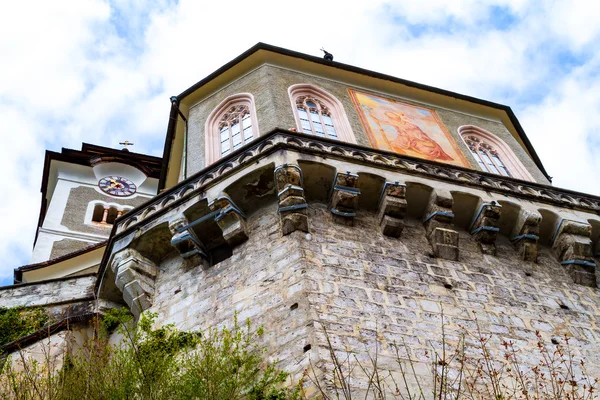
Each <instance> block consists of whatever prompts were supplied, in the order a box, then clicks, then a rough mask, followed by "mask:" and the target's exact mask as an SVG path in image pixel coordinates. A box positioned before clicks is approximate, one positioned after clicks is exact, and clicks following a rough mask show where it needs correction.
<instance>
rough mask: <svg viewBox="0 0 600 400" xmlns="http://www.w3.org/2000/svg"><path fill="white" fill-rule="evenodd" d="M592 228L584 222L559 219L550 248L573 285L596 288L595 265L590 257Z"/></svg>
mask: <svg viewBox="0 0 600 400" xmlns="http://www.w3.org/2000/svg"><path fill="white" fill-rule="evenodd" d="M591 236H592V226H591V225H590V224H588V223H586V222H581V221H575V220H570V219H561V220H560V221H559V222H558V225H557V227H556V231H555V233H554V237H553V238H552V239H553V244H552V248H553V249H554V250H555V251H556V254H557V256H558V260H559V261H560V263H561V264H562V265H564V266H565V268H566V269H567V271H568V272H569V275H571V278H573V281H574V282H575V283H578V284H581V285H585V286H590V287H596V263H595V261H594V259H593V255H592V239H591Z"/></svg>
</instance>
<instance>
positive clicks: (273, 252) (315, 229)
mask: <svg viewBox="0 0 600 400" xmlns="http://www.w3.org/2000/svg"><path fill="white" fill-rule="evenodd" d="M308 218H309V228H310V233H309V234H306V233H303V232H300V231H296V232H293V233H291V234H290V235H288V236H282V234H281V231H280V226H279V222H278V216H277V214H276V205H275V204H269V205H265V206H264V207H263V208H262V209H260V210H259V211H257V212H255V213H254V214H253V215H251V216H250V217H249V219H248V232H249V239H248V241H247V242H245V243H244V244H242V245H240V246H238V247H236V248H235V249H234V252H233V256H232V257H230V258H229V259H227V260H225V261H223V262H221V263H219V264H217V265H215V266H213V267H210V268H208V269H203V268H201V267H199V266H194V265H190V264H186V262H184V261H183V259H181V258H180V257H179V255H178V254H177V253H175V252H174V253H172V254H171V255H169V256H167V257H166V258H165V259H164V260H163V262H162V263H161V264H160V265H159V270H160V272H159V274H158V277H157V280H156V285H155V288H156V289H155V290H156V291H155V298H154V303H153V305H152V307H151V308H150V311H153V312H157V313H158V315H159V319H158V321H157V324H159V325H162V324H166V323H174V324H175V325H176V326H177V327H178V328H180V329H184V330H202V329H206V328H207V327H209V326H219V325H222V324H227V325H231V323H232V319H233V315H234V312H237V313H238V317H239V318H240V319H245V318H250V319H251V320H252V323H253V325H254V326H255V327H256V326H258V325H260V324H262V325H264V326H265V329H266V336H265V345H266V346H267V347H268V348H269V353H268V356H269V357H270V360H280V361H279V366H280V367H281V368H284V369H285V370H287V371H289V372H291V373H292V375H291V378H290V381H296V380H298V379H299V378H300V377H301V375H302V371H303V370H304V369H305V368H307V367H308V366H309V361H311V362H313V363H314V365H317V368H318V369H319V371H320V370H321V369H324V370H325V371H327V370H330V368H331V364H328V363H327V361H326V360H327V358H328V351H327V350H326V343H327V341H326V338H325V336H324V335H323V331H322V329H321V327H324V328H325V329H326V330H327V331H328V333H329V339H330V340H331V343H332V344H333V346H334V348H335V349H336V350H340V351H344V350H346V349H348V348H349V349H352V351H354V352H357V353H359V357H360V353H364V349H365V345H366V346H367V347H369V346H370V348H371V350H373V348H374V347H373V346H374V343H375V342H377V343H378V345H379V352H380V355H379V357H380V365H381V366H382V368H385V369H390V370H392V371H394V373H395V374H397V373H398V366H397V364H396V362H395V353H394V350H393V346H392V345H393V344H394V343H397V344H398V343H403V342H404V343H406V344H407V345H408V351H409V352H410V356H411V358H412V359H413V360H416V362H417V372H418V373H419V374H421V375H423V377H424V382H431V379H430V377H429V372H428V371H429V370H430V364H429V363H430V360H429V359H427V357H426V354H427V352H428V351H429V354H431V347H432V346H433V347H434V348H436V347H438V346H439V345H440V341H441V338H442V330H441V329H442V328H441V327H442V311H443V313H444V315H445V323H446V324H447V325H446V326H445V332H446V338H447V340H448V343H450V344H453V345H456V344H457V340H458V337H459V336H460V335H461V332H462V327H464V328H465V329H466V331H467V332H468V333H469V334H474V333H475V331H476V324H475V317H476V318H477V319H478V321H479V326H480V328H481V329H482V332H483V333H484V334H485V335H491V340H490V345H491V346H492V348H493V351H494V352H495V355H496V356H498V357H501V356H502V354H501V353H502V346H501V342H502V341H503V340H512V341H514V342H515V343H516V344H517V346H518V347H519V348H520V349H522V352H523V353H522V354H523V355H524V357H523V362H524V363H525V365H528V366H535V365H536V363H537V362H538V358H537V355H536V344H537V337H536V332H539V333H540V334H541V335H542V337H543V338H544V340H545V341H546V342H547V343H551V342H552V341H558V342H562V341H563V340H564V339H563V338H564V336H565V335H566V336H567V337H569V338H570V346H571V349H572V350H573V351H574V353H575V355H576V357H579V356H581V357H583V358H584V359H585V360H586V362H587V367H588V369H589V371H590V372H591V374H592V376H600V356H599V354H600V352H599V350H600V345H599V343H600V342H599V339H600V310H599V308H598V306H599V304H600V291H599V290H598V289H596V288H590V287H586V286H581V285H577V284H574V283H573V280H572V278H571V277H570V276H569V274H568V273H567V272H566V271H565V269H564V267H562V266H561V265H560V264H559V263H558V261H557V258H556V256H555V255H554V254H553V251H552V250H551V249H549V248H546V247H543V246H541V248H540V256H539V258H538V263H537V264H534V263H526V262H524V261H522V259H521V257H520V255H519V254H518V252H517V251H516V250H515V248H514V247H513V246H512V245H511V244H510V243H509V241H508V239H507V238H506V237H504V236H500V237H499V238H498V240H497V242H496V247H497V256H491V255H485V254H483V253H482V251H481V247H480V244H479V243H478V242H476V241H475V240H474V238H473V237H471V236H470V235H469V234H467V232H465V231H459V235H460V237H459V241H460V255H459V259H458V261H447V260H442V259H437V258H433V257H432V250H431V247H430V245H429V243H428V241H427V239H426V232H425V229H424V227H423V223H422V221H420V220H416V219H411V218H409V217H407V219H406V220H405V228H404V231H403V233H402V236H401V238H399V239H394V238H390V237H387V236H383V235H382V233H381V230H380V227H379V224H378V220H377V218H376V216H375V214H373V213H370V212H367V211H360V212H359V213H358V214H357V217H356V218H355V220H354V226H353V227H348V226H345V225H339V224H337V223H335V222H334V221H333V220H332V215H331V213H330V212H329V210H328V208H327V207H326V206H325V205H323V204H320V203H314V202H311V203H310V207H309V208H308ZM403 357H406V354H403ZM319 360H321V361H319ZM354 382H355V383H354V384H355V385H356V389H357V391H360V388H361V387H362V388H364V387H365V384H366V383H365V382H364V381H361V380H360V378H357V379H356V380H355V381H354ZM311 390H313V391H314V388H312V389H309V393H312V392H311Z"/></svg>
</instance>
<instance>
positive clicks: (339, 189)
mask: <svg viewBox="0 0 600 400" xmlns="http://www.w3.org/2000/svg"><path fill="white" fill-rule="evenodd" d="M359 195H360V190H359V189H358V175H356V174H353V173H351V172H346V173H341V172H338V173H337V174H336V176H335V179H334V183H333V188H332V190H331V195H330V198H329V209H330V211H331V213H332V215H333V220H334V221H335V222H337V223H341V224H344V225H347V226H353V224H354V217H355V216H356V209H357V208H358V196H359Z"/></svg>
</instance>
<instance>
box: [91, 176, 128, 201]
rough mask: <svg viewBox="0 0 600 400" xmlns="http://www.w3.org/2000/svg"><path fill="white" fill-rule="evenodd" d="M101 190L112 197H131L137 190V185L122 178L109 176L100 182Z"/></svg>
mask: <svg viewBox="0 0 600 400" xmlns="http://www.w3.org/2000/svg"><path fill="white" fill-rule="evenodd" d="M98 186H99V187H100V189H102V190H103V191H105V192H106V193H108V194H110V195H112V196H119V197H125V196H131V195H132V194H134V193H135V191H136V190H137V187H136V186H135V183H133V182H131V181H130V180H129V179H127V178H123V177H122V176H107V177H104V178H102V179H100V181H99V182H98Z"/></svg>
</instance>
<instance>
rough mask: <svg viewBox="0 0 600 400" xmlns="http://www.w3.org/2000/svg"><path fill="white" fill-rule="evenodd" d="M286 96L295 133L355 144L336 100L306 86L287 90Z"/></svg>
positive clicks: (292, 87)
mask: <svg viewBox="0 0 600 400" xmlns="http://www.w3.org/2000/svg"><path fill="white" fill-rule="evenodd" d="M288 92H289V94H290V100H291V102H292V108H293V110H294V117H295V119H296V129H297V131H298V132H302V133H306V134H310V135H315V136H319V137H325V138H329V139H337V140H343V141H345V142H351V143H356V139H355V138H354V134H353V133H352V129H351V128H350V124H349V122H348V119H347V118H346V114H345V112H344V107H343V106H342V104H341V103H340V102H339V100H338V99H336V98H335V97H333V96H332V95H331V94H329V93H327V92H326V91H324V90H323V89H320V88H318V87H316V86H313V85H309V84H299V85H293V86H290V88H289V89H288Z"/></svg>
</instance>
